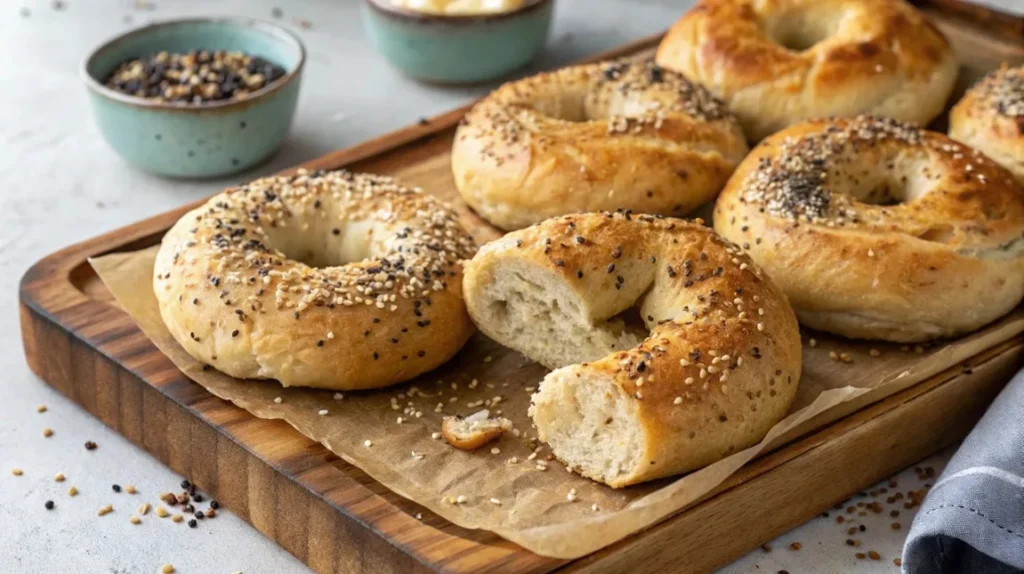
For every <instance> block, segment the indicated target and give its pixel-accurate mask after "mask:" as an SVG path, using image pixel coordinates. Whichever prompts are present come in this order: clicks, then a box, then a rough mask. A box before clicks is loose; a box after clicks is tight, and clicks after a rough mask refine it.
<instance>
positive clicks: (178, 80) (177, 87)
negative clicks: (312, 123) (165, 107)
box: [106, 50, 285, 104]
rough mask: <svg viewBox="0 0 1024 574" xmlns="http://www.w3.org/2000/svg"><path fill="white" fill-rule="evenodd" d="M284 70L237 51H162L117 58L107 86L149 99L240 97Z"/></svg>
mask: <svg viewBox="0 0 1024 574" xmlns="http://www.w3.org/2000/svg"><path fill="white" fill-rule="evenodd" d="M284 75H285V71H284V69H283V68H281V67H280V66H278V65H277V64H274V63H272V62H269V61H267V60H265V59H263V58H261V57H259V56H251V55H249V54H245V53H242V52H225V51H222V50H216V51H210V50H193V51H191V52H187V53H184V54H179V53H169V52H166V51H163V52H158V53H156V54H152V55H148V56H145V57H143V58H140V59H136V60H131V61H128V62H124V63H122V64H121V65H120V66H118V68H117V69H116V70H115V71H114V73H113V74H111V75H110V77H109V78H108V79H107V81H106V86H107V87H108V88H110V89H113V90H116V91H118V92H121V93H123V94H128V95H130V96H135V97H138V98H144V99H147V100H150V101H156V102H172V103H180V104H204V103H208V102H217V101H224V100H238V99H241V98H244V97H246V96H248V95H249V94H251V93H253V92H256V91H258V90H261V89H263V88H265V87H267V86H270V85H272V84H273V83H274V82H276V81H277V80H279V79H281V78H282V77H284Z"/></svg>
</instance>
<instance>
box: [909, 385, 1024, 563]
mask: <svg viewBox="0 0 1024 574" xmlns="http://www.w3.org/2000/svg"><path fill="white" fill-rule="evenodd" d="M903 571H904V572H906V573H908V574H939V573H946V572H957V573H960V572H964V573H974V572H979V573H985V574H1008V573H1009V574H1020V573H1024V371H1022V372H1020V373H1018V374H1017V376H1016V377H1014V379H1013V380H1012V381H1010V384H1008V385H1007V386H1006V388H1005V389H1003V391H1002V392H1001V393H1000V394H999V396H998V397H997V398H996V400H995V402H993V403H992V406H991V407H989V409H988V412H986V413H985V416H984V417H982V419H981V422H979V423H978V426H976V427H975V428H974V430H972V431H971V434H970V435H969V436H968V437H967V439H966V440H965V441H964V443H963V444H962V445H961V446H960V449H959V450H957V452H956V454H955V455H954V456H953V458H952V460H950V462H949V465H948V466H947V467H946V470H945V471H944V472H943V473H942V476H941V477H939V481H938V482H936V483H935V486H933V487H932V489H931V492H929V493H928V496H927V498H925V500H924V503H923V504H922V505H921V510H920V512H919V513H918V515H917V518H916V519H914V524H913V526H912V527H911V529H910V534H909V536H907V541H906V544H905V545H904V547H903Z"/></svg>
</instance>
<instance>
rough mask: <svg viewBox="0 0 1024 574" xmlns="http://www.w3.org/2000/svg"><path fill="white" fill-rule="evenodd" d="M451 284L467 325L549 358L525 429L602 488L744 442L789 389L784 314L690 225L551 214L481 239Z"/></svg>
mask: <svg viewBox="0 0 1024 574" xmlns="http://www.w3.org/2000/svg"><path fill="white" fill-rule="evenodd" d="M463 285H464V289H463V290H464V294H465V296H466V304H467V308H468V310H469V313H470V316H472V317H473V320H474V322H475V323H476V324H477V326H478V327H479V328H480V330H481V331H483V332H484V333H485V334H487V335H488V336H489V337H491V338H493V339H495V340H496V341H498V342H500V343H502V344H503V345H506V346H508V347H511V348H513V349H516V350H518V351H521V352H522V353H524V354H525V355H527V356H528V357H530V358H531V359H534V360H536V361H538V362H540V363H542V364H544V365H545V366H547V367H550V368H553V369H555V370H554V371H553V372H551V373H550V374H548V375H547V376H546V377H545V378H544V381H543V382H542V383H541V385H540V389H539V390H538V391H537V393H536V394H535V395H534V396H533V406H532V407H531V409H530V412H531V416H532V417H533V420H534V423H535V424H536V425H537V431H538V435H539V437H540V439H541V440H544V441H546V442H548V443H549V444H550V445H551V448H552V451H553V453H554V454H555V456H557V457H558V458H559V459H560V460H562V461H563V462H565V463H566V464H567V465H569V466H570V467H572V468H573V469H574V470H576V471H578V472H579V473H580V474H582V475H583V476H588V477H590V478H592V479H594V480H598V481H601V482H604V483H606V484H609V485H611V486H614V487H622V486H626V485H629V484H634V483H637V482H642V481H646V480H651V479H654V478H659V477H663V476H668V475H672V474H678V473H681V472H686V471H688V470H692V469H694V468H697V467H700V466H704V465H706V464H709V463H711V462H713V461H715V460H718V459H719V458H722V457H723V456H726V455H728V454H730V453H733V452H736V451H737V450H740V449H742V448H745V447H747V446H750V445H751V444H753V443H755V442H756V441H758V440H759V439H761V438H762V437H763V436H764V434H765V433H766V432H767V431H768V430H769V429H770V428H771V427H772V426H773V425H774V424H775V423H776V422H778V421H779V420H780V419H781V418H782V417H783V416H784V415H785V413H786V411H787V410H788V409H789V406H790V404H791V402H792V400H793V397H794V396H795V394H796V388H797V383H798V381H799V379H800V369H801V356H800V334H799V330H798V327H797V322H796V317H795V315H794V314H793V310H792V309H791V308H790V307H789V303H788V302H787V301H786V298H785V296H784V295H783V294H782V292H781V291H780V290H779V289H778V288H776V287H775V285H774V284H773V283H772V282H771V280H770V279H769V278H768V277H767V276H766V275H765V274H764V273H763V272H762V271H761V270H760V269H759V268H758V267H757V266H755V265H754V264H753V263H752V262H751V261H750V259H749V258H748V257H747V256H746V255H743V254H742V252H741V250H740V249H739V248H738V247H736V246H734V245H732V244H730V243H728V242H727V241H725V240H723V239H721V238H720V237H718V236H717V235H716V234H715V233H714V232H713V231H712V230H710V229H708V228H706V227H704V226H702V225H699V224H694V223H688V222H685V221H682V220H678V219H667V218H666V219H662V218H656V217H653V216H631V215H629V214H610V213H594V214H583V215H574V216H565V217H558V218H555V219H550V220H547V221H545V222H543V223H540V224H538V225H535V226H533V227H529V228H527V229H523V230H520V231H517V232H514V233H510V234H508V235H506V236H505V237H503V238H501V239H499V240H497V241H494V242H492V243H489V244H488V245H486V246H484V247H483V248H482V249H481V250H480V252H479V253H478V254H477V256H476V257H474V258H473V260H472V261H471V262H470V263H469V264H468V265H467V268H466V274H465V277H464V281H463ZM631 314H632V315H634V316H635V317H634V316H631Z"/></svg>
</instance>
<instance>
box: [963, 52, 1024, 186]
mask: <svg viewBox="0 0 1024 574" xmlns="http://www.w3.org/2000/svg"><path fill="white" fill-rule="evenodd" d="M949 137H951V138H953V139H955V140H957V141H962V142H964V143H965V144H967V145H969V146H971V147H974V148H975V149H979V150H981V151H983V152H985V155H987V156H988V157H990V158H992V159H994V160H996V162H998V163H1000V164H1002V165H1003V167H1005V168H1006V169H1008V170H1010V171H1011V172H1012V173H1013V175H1014V176H1015V177H1016V178H1017V180H1018V181H1020V182H1021V184H1022V185H1024V66H1017V67H1016V68H1010V67H1007V66H1003V67H1002V68H1000V69H999V70H997V71H995V72H993V73H991V74H989V75H988V76H986V77H985V79H984V80H982V81H981V82H979V83H978V84H977V85H975V86H974V87H973V88H971V89H970V90H968V91H967V94H965V95H964V97H963V99H962V100H960V101H959V102H958V103H957V104H956V106H954V107H953V109H952V110H951V111H950V113H949Z"/></svg>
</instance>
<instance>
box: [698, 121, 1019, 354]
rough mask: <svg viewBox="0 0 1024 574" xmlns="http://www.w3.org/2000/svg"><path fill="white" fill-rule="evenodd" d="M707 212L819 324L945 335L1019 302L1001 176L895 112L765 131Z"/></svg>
mask: <svg viewBox="0 0 1024 574" xmlns="http://www.w3.org/2000/svg"><path fill="white" fill-rule="evenodd" d="M714 217H715V229H716V230H717V231H718V232H719V233H721V234H722V235H723V236H725V237H727V238H728V239H730V240H731V241H733V242H735V243H737V244H739V245H741V246H742V248H743V249H744V250H745V251H746V252H747V253H749V254H750V255H751V257H752V258H753V259H754V260H755V261H757V262H758V263H759V264H760V265H761V266H762V267H764V268H765V270H766V271H767V272H768V273H769V274H771V276H772V278H773V279H774V280H775V281H776V282H777V283H778V284H779V285H780V286H781V287H782V289H783V291H785V292H786V295H787V296H788V297H789V300H790V303H792V305H793V308H794V309H796V312H797V316H798V317H799V318H800V320H801V322H802V323H804V324H806V325H808V326H810V327H813V328H816V329H821V330H824V331H830V332H834V333H837V334H840V335H844V336H848V337H854V338H867V339H887V340H893V341H920V340H926V339H933V338H937V337H949V336H954V335H958V334H961V333H964V332H968V331H971V330H974V329H977V328H978V327H980V326H982V325H984V324H986V323H988V322H990V321H992V320H994V319H996V318H998V317H1000V316H1002V315H1003V314H1005V313H1006V312H1008V311H1009V310H1010V309H1012V308H1013V307H1014V306H1016V305H1017V304H1018V303H1019V301H1020V300H1021V297H1022V296H1024V195H1022V192H1021V190H1020V189H1019V187H1017V186H1016V184H1015V182H1014V181H1013V179H1012V176H1011V175H1010V174H1009V173H1008V172H1007V171H1006V170H1005V169H1003V168H1002V167H1000V166H998V165H997V164H995V163H994V162H993V161H991V160H990V159H988V158H987V157H985V156H984V155H982V154H980V153H979V152H977V151H975V150H971V149H970V148H968V147H966V146H964V145H961V144H959V143H957V142H954V141H953V140H950V139H949V138H947V137H945V136H943V135H941V134H937V133H934V132H929V131H925V130H920V129H917V128H913V127H910V126H907V125H905V124H899V123H897V122H895V121H892V120H881V119H876V118H869V117H860V118H854V119H839V120H829V121H817V122H807V123H804V124H799V125H796V126H792V127H790V128H788V129H786V130H783V131H782V132H780V133H778V134H775V135H773V136H771V137H769V138H768V139H766V140H764V141H763V142H762V143H761V144H760V145H759V146H757V147H756V148H755V149H754V150H753V151H752V152H751V154H750V156H748V157H747V159H746V160H744V162H743V163H742V164H741V165H740V167H739V168H738V169H737V170H736V173H735V175H734V176H733V178H732V179H730V181H729V183H728V185H726V188H725V190H723V191H722V194H721V196H720V197H719V199H718V201H717V203H716V205H715V216H714Z"/></svg>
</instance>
